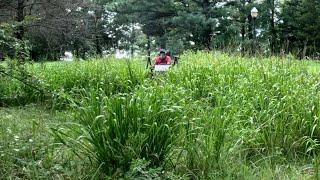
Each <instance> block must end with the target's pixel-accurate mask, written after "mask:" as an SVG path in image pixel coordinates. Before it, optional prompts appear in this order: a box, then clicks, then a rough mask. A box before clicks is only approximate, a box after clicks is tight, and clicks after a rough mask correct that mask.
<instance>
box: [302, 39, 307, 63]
mask: <svg viewBox="0 0 320 180" xmlns="http://www.w3.org/2000/svg"><path fill="white" fill-rule="evenodd" d="M307 45H308V39H307V40H305V41H304V42H303V51H302V59H304V58H305V57H306V53H307Z"/></svg>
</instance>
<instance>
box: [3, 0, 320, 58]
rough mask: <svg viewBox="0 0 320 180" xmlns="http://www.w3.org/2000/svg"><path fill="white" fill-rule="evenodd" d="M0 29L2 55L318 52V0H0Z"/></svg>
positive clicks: (300, 54)
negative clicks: (161, 50) (159, 50)
mask: <svg viewBox="0 0 320 180" xmlns="http://www.w3.org/2000/svg"><path fill="white" fill-rule="evenodd" d="M253 7H256V8H257V9H258V16H257V18H253V17H252V16H251V13H250V11H251V10H252V8H253ZM0 28H1V30H0V53H1V54H2V56H8V57H11V58H21V59H34V60H39V59H49V60H56V59H59V57H60V56H61V55H63V53H64V52H65V51H72V52H73V53H74V54H75V55H76V56H77V57H79V58H86V57H88V56H92V55H98V56H102V55H103V54H104V53H111V52H114V51H115V49H125V50H129V51H130V52H131V54H132V55H134V54H135V52H139V53H143V54H145V53H146V50H147V49H149V50H150V49H154V48H156V47H162V48H168V49H170V50H171V51H172V52H173V53H176V54H179V53H181V52H182V51H184V50H186V49H207V50H212V49H216V50H222V51H229V52H239V53H242V54H252V53H259V54H263V55H279V54H289V53H290V54H292V55H294V56H296V57H299V58H306V57H310V58H319V56H320V30H319V29H320V1H319V0H286V1H281V0H153V1H147V0H0ZM1 54H0V55H1Z"/></svg>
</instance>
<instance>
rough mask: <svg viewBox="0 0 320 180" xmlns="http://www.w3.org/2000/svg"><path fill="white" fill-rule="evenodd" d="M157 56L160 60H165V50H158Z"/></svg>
mask: <svg viewBox="0 0 320 180" xmlns="http://www.w3.org/2000/svg"><path fill="white" fill-rule="evenodd" d="M159 56H160V58H161V59H162V60H163V59H165V58H166V50H164V49H160V51H159Z"/></svg>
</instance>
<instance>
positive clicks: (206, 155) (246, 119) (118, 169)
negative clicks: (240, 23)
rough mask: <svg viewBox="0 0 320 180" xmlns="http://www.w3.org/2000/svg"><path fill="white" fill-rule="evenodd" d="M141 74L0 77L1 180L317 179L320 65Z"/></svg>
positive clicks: (195, 64) (138, 65) (47, 71)
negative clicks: (23, 80)
mask: <svg viewBox="0 0 320 180" xmlns="http://www.w3.org/2000/svg"><path fill="white" fill-rule="evenodd" d="M145 65H146V63H145V62H143V61H142V60H141V59H135V60H112V59H109V60H91V61H85V62H70V63H69V62H68V63H64V62H55V63H43V64H29V65H26V67H25V68H26V70H27V72H29V73H30V74H31V75H30V77H31V80H28V82H30V83H31V84H32V85H35V86H36V87H38V88H39V89H40V90H39V89H34V88H33V87H32V86H29V85H26V84H23V83H21V82H20V81H19V80H16V79H13V78H12V77H8V76H4V75H0V79H1V82H0V94H1V97H0V105H1V108H0V179H317V178H319V177H320V176H319V175H320V174H319V168H320V156H319V153H320V142H319V139H320V128H319V125H320V120H319V118H320V76H319V75H320V73H319V70H320V68H319V67H320V64H318V63H316V62H310V61H308V62H307V61H298V60H292V59H285V58H277V57H273V58H243V57H238V56H230V55H225V54H220V53H205V52H187V53H185V54H184V55H183V56H182V57H181V60H180V63H179V65H178V66H174V67H172V68H171V69H170V70H169V71H168V72H166V73H164V74H163V73H162V74H157V75H152V74H150V71H149V70H148V69H146V68H145ZM11 73H12V74H15V73H16V72H15V71H12V72H11ZM17 75H18V74H17Z"/></svg>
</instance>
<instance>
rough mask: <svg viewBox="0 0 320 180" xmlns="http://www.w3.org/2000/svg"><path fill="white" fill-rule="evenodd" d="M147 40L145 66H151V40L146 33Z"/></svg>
mask: <svg viewBox="0 0 320 180" xmlns="http://www.w3.org/2000/svg"><path fill="white" fill-rule="evenodd" d="M147 40H148V43H147V53H148V62H147V68H148V66H149V65H150V66H152V64H151V50H150V49H151V40H150V36H149V35H147Z"/></svg>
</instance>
